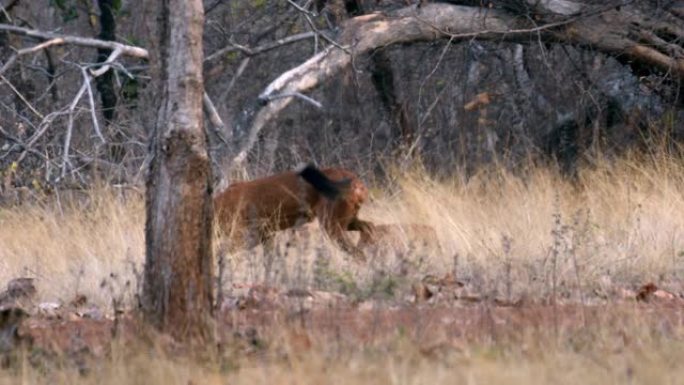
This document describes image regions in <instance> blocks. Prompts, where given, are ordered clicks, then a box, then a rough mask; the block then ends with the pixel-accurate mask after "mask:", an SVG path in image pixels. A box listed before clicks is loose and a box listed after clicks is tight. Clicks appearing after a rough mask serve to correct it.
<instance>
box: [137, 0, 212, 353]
mask: <svg viewBox="0 0 684 385" xmlns="http://www.w3.org/2000/svg"><path fill="white" fill-rule="evenodd" d="M203 18H204V16H203V6H202V1H201V0H165V1H163V2H162V3H161V21H160V22H161V25H160V31H159V36H160V39H161V41H160V44H159V52H155V54H157V55H158V56H157V55H155V56H157V57H158V63H159V65H160V67H159V68H158V73H159V74H160V79H159V81H158V83H157V84H158V88H157V95H156V97H155V100H158V102H157V103H158V113H157V121H156V126H155V128H154V132H153V137H152V152H153V156H154V158H153V160H152V163H151V166H150V170H149V174H148V177H147V197H146V204H147V222H146V224H145V234H146V260H145V276H144V280H145V282H144V287H143V307H144V311H145V315H146V317H147V319H148V320H149V321H150V322H151V323H152V324H153V325H155V326H157V327H158V328H159V329H160V330H161V331H162V332H167V333H170V334H171V335H173V336H174V337H176V338H180V339H184V340H187V339H200V340H206V339H207V338H211V337H212V332H211V322H210V316H211V309H212V302H213V301H212V287H211V277H212V250H211V235H212V206H211V205H212V200H211V171H210V163H209V158H208V156H207V149H206V140H205V134H204V130H203V120H202V95H203V92H204V87H203V81H202V58H203V53H202V32H203V31H202V29H203ZM153 59H154V58H153Z"/></svg>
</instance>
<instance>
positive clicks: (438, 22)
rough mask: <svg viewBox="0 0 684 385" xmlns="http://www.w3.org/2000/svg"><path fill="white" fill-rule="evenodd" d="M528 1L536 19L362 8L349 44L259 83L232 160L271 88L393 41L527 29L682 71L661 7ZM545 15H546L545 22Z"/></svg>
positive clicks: (265, 108)
mask: <svg viewBox="0 0 684 385" xmlns="http://www.w3.org/2000/svg"><path fill="white" fill-rule="evenodd" d="M526 1H527V3H528V5H529V6H530V7H532V9H534V10H535V11H537V12H539V14H540V15H541V17H542V20H541V21H540V22H539V24H537V23H535V22H534V21H532V20H529V19H525V18H520V17H518V15H515V14H512V13H509V12H507V11H506V10H503V9H496V8H495V9H489V10H487V11H486V12H483V11H482V8H479V7H469V6H456V5H451V4H444V3H429V4H427V5H424V6H422V7H420V8H416V7H406V8H403V9H400V10H398V11H396V12H394V13H391V14H368V15H363V16H359V17H355V18H352V19H349V20H347V21H346V22H345V23H344V24H343V25H342V30H341V32H340V38H339V42H340V43H339V44H341V45H343V46H349V47H350V50H351V52H345V50H342V49H339V48H338V47H336V46H329V47H327V48H326V49H325V50H323V51H322V52H319V53H317V54H316V55H314V56H312V57H311V58H309V59H308V60H306V61H305V62H304V63H302V64H300V65H299V66H297V67H295V68H292V69H291V70H289V71H287V72H284V73H283V74H281V75H280V76H279V77H278V78H276V79H275V80H274V81H273V82H271V83H270V84H269V85H268V86H267V87H266V88H265V89H264V91H263V92H262V93H261V94H260V95H259V97H258V99H257V100H256V101H255V103H254V104H253V105H252V106H248V107H247V108H245V109H244V112H243V114H242V116H241V117H240V118H239V120H238V124H237V125H236V132H238V133H243V137H242V138H240V139H241V142H242V143H241V144H240V145H239V146H238V148H239V151H238V152H237V155H236V156H235V157H234V158H233V161H234V162H238V163H239V162H242V161H244V160H245V159H246V157H247V153H248V152H249V151H250V150H251V148H252V147H253V146H254V144H255V142H256V139H257V137H258V134H259V132H260V131H261V130H262V129H263V128H264V126H265V125H266V124H268V123H269V122H271V121H272V120H273V119H274V118H275V117H276V116H277V115H278V114H279V113H280V112H281V111H282V110H283V109H284V108H285V107H287V106H288V105H289V104H290V103H291V102H292V100H293V98H292V97H285V98H274V95H293V96H295V95H298V94H300V95H301V94H303V93H306V92H309V91H311V90H313V89H315V88H317V87H319V86H320V85H321V84H324V83H325V82H326V81H327V80H328V79H330V78H332V77H333V76H335V75H336V74H338V73H339V72H340V71H341V70H342V69H343V68H347V67H348V66H350V65H351V64H352V60H353V57H354V56H358V55H363V54H366V53H368V52H370V51H372V50H375V49H378V48H381V47H386V46H389V45H394V44H405V43H416V42H422V41H434V40H437V39H442V38H450V39H452V40H455V41H456V40H458V41H462V40H465V39H483V40H497V41H501V40H508V41H528V40H529V39H530V36H536V37H538V38H539V39H544V40H547V41H553V42H565V43H569V44H575V45H581V46H589V47H591V48H592V49H595V50H598V51H602V52H605V53H608V54H611V55H615V56H618V57H620V56H622V57H626V58H628V59H630V61H631V60H634V61H639V62H642V63H647V64H649V65H652V66H654V67H657V68H660V69H662V70H663V71H665V72H668V73H671V74H673V75H674V76H676V77H678V78H680V79H681V78H684V48H682V47H680V46H679V45H678V44H676V42H678V41H681V40H683V39H684V29H682V28H681V27H679V26H678V24H676V23H674V22H667V21H664V20H668V19H667V18H665V16H667V15H665V16H664V17H663V18H661V19H658V20H657V21H652V20H649V19H645V17H643V13H642V12H641V11H640V10H639V9H638V8H637V7H638V5H630V4H632V3H634V4H637V3H639V2H634V1H630V0H627V1H621V2H616V3H614V4H607V5H602V6H598V7H597V6H592V5H589V4H584V3H579V2H574V1H568V0H542V1H539V0H526ZM618 5H619V6H621V8H620V7H617V6H618ZM618 8H619V9H618ZM673 12H674V11H673ZM661 13H667V12H661ZM640 17H642V19H639V18H640ZM545 19H547V20H548V22H546V23H544V20H545ZM636 21H639V22H642V23H643V24H644V26H645V27H643V26H642V27H643V28H645V29H648V27H649V26H650V27H652V26H653V24H654V23H656V22H657V23H660V24H658V29H660V30H668V31H670V33H671V34H672V38H671V39H667V40H668V41H664V40H663V38H662V36H660V37H658V36H656V35H655V34H650V35H649V34H645V35H644V34H642V35H641V37H640V38H641V40H644V39H645V40H646V42H645V43H644V42H642V41H635V40H633V39H632V38H633V35H634V31H633V29H634V28H635V25H637V26H638V23H636ZM635 23H636V24H635ZM663 24H665V25H663ZM623 60H624V59H623ZM265 100H268V101H270V102H269V103H267V104H266V105H263V103H261V104H260V103H259V102H260V101H265Z"/></svg>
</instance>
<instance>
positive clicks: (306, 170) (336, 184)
mask: <svg viewBox="0 0 684 385" xmlns="http://www.w3.org/2000/svg"><path fill="white" fill-rule="evenodd" d="M297 174H298V175H299V176H300V177H302V179H304V180H305V181H306V182H307V183H309V184H310V185H311V186H313V188H315V189H316V190H317V191H318V192H320V193H321V195H323V196H324V197H326V198H328V199H331V200H335V199H337V198H338V197H339V196H340V195H342V194H344V193H345V192H346V191H347V190H348V189H349V187H350V186H351V179H343V180H340V181H334V180H331V179H330V178H328V177H327V176H326V175H325V174H324V173H323V172H322V171H321V170H319V169H318V168H316V166H314V165H312V164H307V165H305V166H304V167H303V168H301V169H299V168H298V171H297Z"/></svg>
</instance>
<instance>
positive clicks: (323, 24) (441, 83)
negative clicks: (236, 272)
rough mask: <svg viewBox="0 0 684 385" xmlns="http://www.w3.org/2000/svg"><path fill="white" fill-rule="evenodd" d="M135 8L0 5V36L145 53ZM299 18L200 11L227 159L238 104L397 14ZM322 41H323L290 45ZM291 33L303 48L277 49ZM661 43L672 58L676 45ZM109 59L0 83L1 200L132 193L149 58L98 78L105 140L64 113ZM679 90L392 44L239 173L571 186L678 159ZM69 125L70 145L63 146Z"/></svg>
mask: <svg viewBox="0 0 684 385" xmlns="http://www.w3.org/2000/svg"><path fill="white" fill-rule="evenodd" d="M145 3H146V2H140V1H127V0H100V1H97V0H50V1H48V0H44V1H22V0H4V1H2V6H3V8H4V12H2V13H1V14H0V22H3V23H9V24H14V25H18V26H22V27H26V28H31V29H37V30H41V31H51V32H58V33H63V34H69V35H77V36H83V37H99V38H102V39H115V40H117V41H119V42H122V43H126V44H130V45H137V46H141V47H148V46H149V45H150V42H151V41H154V40H153V39H152V36H151V35H152V33H153V32H152V31H153V30H154V29H153V28H152V26H154V23H156V22H157V17H158V15H155V14H154V12H153V10H152V7H151V6H149V5H146V4H145ZM453 3H455V4H461V5H464V4H465V5H469V6H472V7H477V8H479V9H480V11H481V12H484V13H486V12H491V11H492V10H494V9H500V8H501V9H504V10H505V11H506V12H511V13H512V14H514V15H515V16H516V17H520V18H525V17H528V18H534V17H536V15H533V14H530V13H529V12H528V11H529V10H526V9H524V8H523V9H521V8H520V7H519V8H517V9H513V7H511V5H515V4H518V3H524V2H521V1H512V0H509V1H499V2H496V1H491V2H479V1H475V2H473V1H453ZM585 3H592V2H591V1H585ZM630 3H631V2H630ZM680 3H681V2H677V1H645V2H642V4H643V5H644V7H646V6H648V9H649V12H655V13H657V11H658V10H662V11H663V12H665V11H668V12H671V13H672V12H674V11H677V12H679V11H681V9H679V8H682V4H680ZM294 4H295V3H293V2H288V1H284V0H240V1H221V0H211V1H206V2H205V9H206V25H205V56H206V57H207V60H206V62H205V74H204V75H205V85H206V90H207V93H208V94H209V96H210V97H211V98H212V100H213V101H214V103H215V104H216V106H217V109H218V111H219V113H220V115H221V117H222V119H223V121H224V122H225V124H226V127H225V130H224V132H222V133H221V135H222V136H223V137H224V138H225V139H226V141H227V143H228V144H224V143H223V142H222V141H221V140H219V139H218V138H217V137H216V135H213V137H214V140H213V143H212V145H213V146H214V150H217V151H214V152H215V154H216V155H217V156H220V157H223V158H226V159H228V158H229V157H230V154H231V152H233V151H234V150H235V143H236V141H238V140H239V139H240V135H242V134H243V132H239V131H236V132H234V129H235V128H236V122H237V121H239V119H240V117H241V115H242V114H243V112H244V110H245V108H246V106H249V105H251V104H253V103H254V101H255V100H256V98H257V96H258V95H259V93H260V92H261V91H263V89H264V88H265V87H266V86H267V85H268V83H269V82H270V81H272V80H274V79H275V78H277V77H278V76H279V75H280V74H281V73H283V72H285V71H287V70H288V69H290V68H293V67H296V66H297V65H300V64H301V63H303V62H304V61H305V60H306V59H308V58H309V57H311V56H312V55H313V54H314V53H316V52H319V51H320V50H322V49H324V48H325V47H326V46H327V45H328V44H329V42H328V39H326V38H325V37H329V38H330V39H332V40H335V39H336V36H337V34H338V32H339V31H340V29H341V28H342V27H341V25H343V20H344V19H347V18H350V17H353V16H356V15H359V14H362V13H370V12H391V11H392V10H393V9H398V8H401V7H406V6H407V4H405V3H404V2H399V1H386V0H383V1H356V2H352V1H346V2H342V1H328V2H327V3H326V2H324V1H319V2H316V3H313V2H298V3H296V4H297V5H298V6H299V8H300V9H298V8H297V7H295V5H294ZM616 4H617V3H616ZM632 5H633V4H632ZM408 6H415V5H410V4H409V5H408ZM302 9H306V10H308V11H307V12H304V11H302ZM108 10H111V12H110V11H108ZM653 10H656V11H653ZM673 10H674V11H673ZM526 12H528V13H526ZM677 12H674V14H675V15H680V13H677ZM652 16H654V17H658V15H657V14H655V15H652ZM315 31H323V33H325V36H322V35H316V34H310V35H298V34H306V33H307V32H315ZM655 32H656V33H657V32H658V31H655ZM314 35H316V37H313V36H314ZM291 36H300V37H299V38H298V39H294V40H295V41H294V42H292V43H287V44H278V42H277V41H278V39H283V38H288V37H291ZM658 36H664V35H662V34H658ZM670 37H672V39H671V40H672V41H671V42H670V43H671V44H673V45H674V46H676V45H677V44H678V45H679V48H681V46H682V42H681V41H679V39H677V38H676V36H674V37H673V36H670ZM663 38H664V37H663ZM35 44H37V41H35V40H30V39H26V38H25V37H21V36H17V35H11V34H7V33H3V32H0V64H3V65H4V64H5V63H6V62H7V60H9V58H10V57H11V56H12V55H13V53H14V52H15V51H16V50H17V49H21V48H23V47H30V46H33V45H35ZM269 46H270V47H269ZM264 47H266V48H270V49H265V50H261V49H260V48H264ZM250 50H252V51H258V52H256V53H255V52H252V54H250V53H249V51H250ZM217 52H219V53H218V54H216V53H217ZM108 53H109V52H108V51H106V50H103V51H101V52H98V51H97V50H96V49H93V48H88V47H76V46H71V45H65V46H55V47H51V48H49V49H46V50H41V51H37V52H35V53H33V54H28V55H23V56H21V57H19V59H18V61H17V62H16V63H15V64H14V65H12V66H11V67H10V68H9V69H8V70H7V72H5V73H4V74H3V78H0V127H2V134H1V135H0V169H1V170H3V175H4V180H3V184H2V189H3V191H9V190H13V189H17V188H23V191H24V192H27V191H28V192H29V193H32V192H36V191H38V190H43V189H46V188H48V187H51V186H55V185H61V186H64V187H71V186H83V185H87V184H91V183H92V182H93V181H94V180H96V179H98V178H101V179H103V180H105V181H108V182H112V183H116V184H136V183H140V182H141V180H142V178H141V177H142V170H143V163H144V160H145V157H146V153H147V150H148V149H147V138H148V131H149V127H152V125H153V124H152V123H151V121H152V120H154V118H155V111H151V109H150V108H147V107H146V106H147V105H146V103H147V102H146V100H150V98H154V97H155V95H151V92H148V90H149V89H151V88H153V87H148V88H146V85H147V84H149V81H150V73H149V65H148V63H147V62H146V61H145V60H142V59H132V58H126V57H122V58H121V59H120V60H119V63H121V64H122V65H120V66H116V71H110V73H109V74H110V75H107V76H103V77H100V78H98V80H97V82H93V87H92V90H93V98H94V103H95V106H96V117H97V120H98V124H99V127H100V129H101V131H102V132H103V136H104V138H105V140H106V142H105V143H102V141H101V140H100V139H99V137H98V135H97V134H96V132H95V130H94V125H93V117H92V114H91V105H90V103H89V99H88V95H87V94H86V95H84V96H83V97H82V98H81V99H80V100H79V101H78V103H77V104H76V105H74V106H73V107H74V108H73V110H72V113H70V112H69V111H70V109H69V107H70V105H71V104H72V102H73V101H74V98H75V96H76V94H77V93H78V91H79V89H80V88H81V86H82V84H83V79H84V75H83V71H82V69H83V68H92V67H93V66H94V64H95V63H97V62H102V61H103V60H104V58H106V57H107V54H108ZM212 55H213V56H212ZM673 55H674V56H675V57H676V56H677V53H676V52H675V54H673ZM679 60H681V58H679ZM681 91H682V86H681V81H680V80H679V79H678V77H677V76H676V74H675V73H671V72H668V71H664V70H662V69H654V68H653V67H650V66H647V65H642V64H641V63H636V62H634V61H633V60H631V59H630V58H628V57H626V56H625V55H621V54H617V55H613V56H610V55H608V54H606V53H602V52H601V51H599V50H596V49H593V48H592V47H591V46H588V45H582V46H580V45H567V44H562V43H554V42H553V41H552V40H549V39H542V38H541V37H539V38H535V35H534V34H531V35H530V36H528V37H527V38H524V39H516V40H515V41H504V40H503V39H488V40H487V41H484V40H478V39H466V40H448V39H442V40H437V41H432V42H419V43H414V44H402V45H392V46H387V47H385V48H381V49H378V50H375V51H373V52H371V54H370V55H359V56H358V57H355V58H354V60H353V66H351V67H349V68H346V69H345V70H344V71H343V72H342V73H340V74H339V75H336V76H335V77H334V78H333V79H332V80H331V81H329V82H327V83H326V84H325V85H324V86H323V87H321V88H319V89H316V90H315V91H313V92H312V93H310V94H309V96H311V97H312V98H314V99H315V100H317V101H318V102H320V103H321V104H322V105H323V107H322V108H321V109H318V108H316V107H315V106H313V105H312V104H310V103H307V102H305V101H302V100H296V101H295V102H294V103H292V104H290V106H289V107H288V108H287V109H286V110H285V111H284V112H283V113H282V114H281V115H280V116H279V117H278V118H277V119H276V120H275V121H273V122H271V123H269V125H268V126H267V127H266V128H265V129H264V130H262V131H261V132H260V134H259V139H258V141H257V144H256V145H255V147H254V148H253V149H252V150H251V152H250V156H249V158H248V162H247V167H248V170H249V171H250V174H251V175H261V174H264V173H268V172H272V171H275V170H280V169H285V168H289V167H291V166H292V165H293V164H295V163H297V162H299V161H303V160H305V161H316V162H318V163H320V164H342V165H345V166H347V167H351V168H353V169H355V170H357V171H359V172H361V173H363V174H365V175H366V176H367V177H369V178H370V177H371V176H375V177H378V176H379V177H382V176H383V175H384V169H385V168H386V167H387V166H388V165H393V164H397V162H398V163H399V164H401V165H406V164H410V162H411V161H415V160H420V161H421V162H422V163H423V164H424V165H425V166H427V169H428V170H429V171H430V172H432V173H434V174H437V175H454V174H455V173H460V174H461V175H466V176H467V175H470V174H472V172H473V171H475V170H478V169H480V168H481V167H482V166H483V165H491V164H496V165H503V166H505V167H509V168H513V169H518V168H520V165H522V164H529V163H528V160H530V159H532V160H533V161H535V162H536V161H544V162H546V161H551V163H552V164H559V165H560V168H561V169H562V170H564V171H566V172H568V173H570V174H572V173H573V172H574V170H575V167H576V166H577V165H591V164H592V162H593V161H595V160H596V159H597V157H605V156H613V155H615V154H619V153H622V152H624V151H628V150H632V149H639V150H641V151H643V150H647V151H648V150H651V149H653V148H654V146H660V147H661V148H667V149H673V148H674V147H675V146H674V144H676V143H677V142H678V141H680V140H681V138H682V134H684V127H683V126H682V123H681V122H682V117H683V116H684V109H683V107H684V104H683V103H682V101H683V100H684V99H683V97H682V95H681ZM111 106H115V107H113V108H112V107H111ZM70 116H71V117H73V119H74V124H73V135H72V137H71V138H70V140H67V137H66V136H67V134H68V130H67V128H68V126H69V119H70ZM34 139H35V140H34ZM67 141H69V142H70V143H69V148H68V154H67V155H68V156H67V157H65V156H64V151H65V147H66V142H67ZM218 150H220V151H218ZM65 159H67V160H68V162H67V163H66V164H64V160H65ZM217 163H219V164H221V165H223V166H225V164H226V163H225V162H223V161H218V162H217Z"/></svg>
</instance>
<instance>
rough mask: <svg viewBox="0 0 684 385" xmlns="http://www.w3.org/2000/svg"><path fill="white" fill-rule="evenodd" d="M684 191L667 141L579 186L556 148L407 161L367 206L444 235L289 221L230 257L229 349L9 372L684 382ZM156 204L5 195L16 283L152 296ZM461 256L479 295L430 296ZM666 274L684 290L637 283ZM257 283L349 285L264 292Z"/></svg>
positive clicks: (116, 379) (1, 235) (11, 375)
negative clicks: (509, 165)
mask: <svg viewBox="0 0 684 385" xmlns="http://www.w3.org/2000/svg"><path fill="white" fill-rule="evenodd" d="M397 174H398V173H397ZM682 191H684V162H683V161H682V159H680V158H672V157H667V156H657V157H653V158H650V159H643V158H641V159H635V158H627V159H623V160H619V161H615V162H614V163H612V164H607V163H606V164H602V165H598V166H595V167H593V168H591V169H587V170H585V171H583V172H582V173H580V175H579V179H578V181H577V183H575V184H574V185H573V184H570V183H568V182H566V181H563V180H561V178H559V177H558V175H556V174H555V173H554V172H552V171H549V170H548V169H547V168H543V167H530V168H529V170H528V171H527V172H526V173H525V175H524V176H521V175H513V174H511V173H507V172H503V171H500V170H493V171H492V170H490V171H483V172H481V173H480V174H478V175H476V176H474V177H473V178H470V179H469V180H468V181H467V183H466V182H463V181H462V180H459V179H454V180H448V181H437V180H432V179H430V178H427V177H424V176H421V173H420V172H419V171H414V172H411V173H405V174H402V175H400V176H399V177H397V178H396V179H395V180H394V183H393V184H392V185H391V187H386V188H380V187H377V186H376V187H375V188H373V189H372V195H373V199H372V202H370V203H369V204H368V205H367V206H366V207H365V208H364V209H363V210H362V212H361V217H362V218H365V219H370V220H372V221H375V222H379V223H409V222H410V223H425V224H430V225H432V226H433V227H435V228H436V229H437V232H438V236H439V239H440V241H441V247H442V250H434V249H431V250H427V251H426V250H415V252H409V253H403V252H401V253H393V254H392V253H390V255H379V256H377V257H376V258H375V259H374V260H372V261H371V262H369V264H368V265H363V266H362V265H359V264H356V263H354V262H352V261H351V260H349V259H347V258H346V257H345V256H344V255H343V254H342V253H341V252H339V251H338V250H337V249H335V248H334V247H333V246H331V245H330V244H329V243H328V242H327V241H326V240H325V239H324V238H323V236H322V235H321V234H320V232H319V231H318V228H317V226H308V227H307V228H305V229H300V230H297V231H290V232H284V233H282V234H280V235H279V237H278V240H279V244H278V247H277V251H276V253H275V255H274V256H272V257H271V258H265V257H264V256H263V253H262V251H261V250H260V249H257V250H254V251H249V252H243V253H239V254H238V255H234V256H231V257H228V258H227V259H225V260H224V262H225V265H224V268H223V269H224V274H223V275H224V278H223V287H224V289H225V290H224V291H225V298H224V306H223V307H222V310H221V311H220V312H219V314H220V317H219V325H222V327H221V332H220V334H221V335H222V336H223V337H222V341H223V347H222V349H221V351H220V352H219V353H217V354H216V355H214V354H213V353H212V354H211V358H209V359H206V360H202V361H201V362H200V363H194V362H195V361H193V360H190V361H188V360H184V359H182V360H181V359H179V358H174V357H176V356H174V355H171V356H169V355H166V354H162V353H161V351H160V350H155V349H151V350H150V348H149V347H131V346H126V347H124V342H122V341H120V340H117V339H115V340H114V342H110V343H108V344H107V345H106V348H105V349H104V351H105V352H106V353H103V354H102V355H101V357H100V358H99V359H98V360H96V361H94V363H91V364H88V365H86V366H87V367H88V369H87V373H88V375H85V376H84V375H83V365H65V366H59V365H56V364H54V363H52V364H51V365H55V366H50V367H49V368H47V369H46V366H41V365H35V361H36V358H35V357H34V356H32V354H33V353H31V352H29V351H27V352H26V353H25V355H24V356H22V357H20V358H19V362H21V364H20V365H18V366H16V367H13V368H12V369H10V370H6V371H3V372H0V383H14V382H16V381H18V380H19V379H21V380H23V381H24V382H28V383H41V382H45V383H147V384H151V383H178V384H189V383H194V384H200V383H245V384H247V383H249V384H252V383H273V381H274V380H276V381H277V383H298V384H300V383H316V384H318V383H347V384H356V383H358V384H362V383H369V384H370V383H393V384H395V383H399V384H413V383H426V384H427V383H429V384H434V383H597V384H598V383H600V384H606V383H627V382H636V383H681V382H682V378H684V369H683V368H684V366H682V365H681V364H680V363H681V362H684V340H683V338H684V305H683V304H684V297H682V295H683V294H684V285H683V282H684V234H683V233H682V231H681V230H682V228H684V216H682V215H681V213H682V212H684V197H683V196H682ZM143 219H144V207H143V202H142V197H141V196H140V195H139V194H136V193H132V192H127V193H126V194H123V193H122V192H121V191H116V192H113V191H111V190H96V191H93V192H90V193H88V194H84V196H80V197H78V198H77V199H76V198H73V197H72V198H69V199H67V198H65V197H61V199H60V200H59V204H57V201H56V200H53V201H51V203H49V204H47V203H44V204H38V203H25V204H23V205H20V206H15V207H9V208H3V209H0V282H2V283H4V282H7V281H8V280H10V279H11V278H15V277H18V276H31V277H36V284H37V287H38V289H39V298H40V300H41V301H62V302H68V301H69V300H70V299H71V298H73V297H74V295H75V294H77V293H80V294H85V295H86V296H87V297H88V299H89V301H90V302H91V303H94V304H97V305H99V306H100V307H102V308H104V309H110V308H111V304H112V299H113V298H114V299H115V300H116V301H123V303H126V304H127V306H128V307H133V306H134V303H135V300H134V299H135V296H134V293H135V290H136V287H137V279H136V271H137V270H140V269H141V263H142V260H143V250H144V246H143V231H142V225H143ZM218 254H219V255H222V254H223V253H222V251H221V250H218ZM447 273H452V274H453V275H454V277H455V279H456V280H458V282H459V284H460V285H462V286H463V288H462V290H464V291H467V293H468V298H470V299H471V301H463V300H459V299H458V298H456V299H454V298H449V299H448V300H445V299H444V298H439V297H438V296H437V297H435V298H433V299H431V300H430V301H428V302H424V303H415V302H416V298H415V283H416V282H420V281H421V280H425V277H443V276H445V275H446V274H447ZM103 283H104V284H103ZM646 283H654V284H655V285H656V286H657V287H659V288H661V289H665V290H666V291H667V292H668V293H674V294H675V297H674V298H671V299H670V300H667V301H664V302H658V303H648V304H645V303H641V302H636V301H634V295H635V294H636V292H637V291H638V290H639V288H640V287H641V286H642V285H644V284H646ZM257 284H258V285H260V286H259V287H274V288H276V289H274V290H281V291H286V290H292V289H307V290H310V291H312V292H313V291H316V293H333V294H334V295H340V297H339V298H344V299H345V301H346V302H345V305H344V306H341V307H334V306H329V301H328V302H326V306H319V307H316V306H314V307H310V306H309V307H307V308H306V310H307V311H306V312H302V311H301V309H299V308H297V305H296V303H297V302H296V301H293V302H288V303H287V304H286V306H280V307H278V306H275V305H274V306H271V307H269V306H259V305H258V304H257V305H252V306H250V305H245V304H244V301H243V300H244V297H245V296H246V294H245V293H246V291H247V290H249V288H254V287H255V286H254V285H257ZM245 288H247V289H245ZM338 293H339V294H338ZM252 294H253V293H252ZM318 295H319V296H320V295H321V294H318ZM331 295H332V294H331ZM252 297H253V295H252ZM263 298H266V297H263ZM263 298H262V299H263ZM335 298H338V297H335ZM463 298H465V297H464V296H462V297H461V299H463ZM240 301H243V302H240ZM496 301H500V302H496ZM264 302H268V301H267V300H265V299H264ZM314 302H315V301H314ZM496 303H505V304H506V305H507V306H506V307H502V306H497V305H496ZM293 304H295V305H293ZM281 305H282V304H281ZM511 305H513V306H511ZM307 306H308V305H307ZM303 307H304V305H302V308H303ZM108 313H111V310H109V311H108ZM303 313H306V314H305V315H303ZM131 322H133V321H131ZM124 334H125V333H124ZM129 342H130V341H129ZM129 345H130V344H129ZM34 355H35V354H34ZM43 365H45V364H43ZM58 368H59V370H58Z"/></svg>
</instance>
